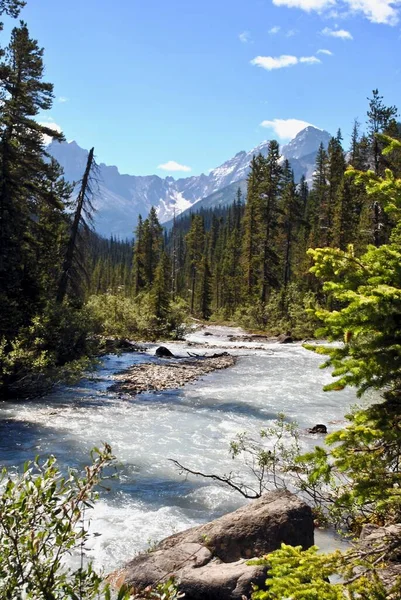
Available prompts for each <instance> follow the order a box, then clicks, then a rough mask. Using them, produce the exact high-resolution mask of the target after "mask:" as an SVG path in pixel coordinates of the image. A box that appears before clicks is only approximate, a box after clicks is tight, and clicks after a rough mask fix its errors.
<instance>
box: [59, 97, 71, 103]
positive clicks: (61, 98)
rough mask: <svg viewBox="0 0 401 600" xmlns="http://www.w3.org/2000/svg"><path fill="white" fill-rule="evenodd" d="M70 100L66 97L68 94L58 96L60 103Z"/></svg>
mask: <svg viewBox="0 0 401 600" xmlns="http://www.w3.org/2000/svg"><path fill="white" fill-rule="evenodd" d="M68 100H69V98H66V96H59V98H57V102H60V104H65V102H68Z"/></svg>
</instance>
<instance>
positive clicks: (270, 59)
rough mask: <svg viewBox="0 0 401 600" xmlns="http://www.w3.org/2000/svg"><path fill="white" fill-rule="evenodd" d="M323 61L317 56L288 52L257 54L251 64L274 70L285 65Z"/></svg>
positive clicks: (291, 65)
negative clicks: (299, 55) (266, 54)
mask: <svg viewBox="0 0 401 600" xmlns="http://www.w3.org/2000/svg"><path fill="white" fill-rule="evenodd" d="M320 62H321V61H320V60H319V59H318V58H316V56H301V57H300V58H298V57H297V56H291V55H288V54H282V55H281V56H276V57H274V56H256V58H254V59H253V60H251V65H254V66H256V67H261V68H262V69H266V71H273V69H283V68H285V67H293V66H294V65H297V64H298V63H307V64H311V65H312V64H316V63H320Z"/></svg>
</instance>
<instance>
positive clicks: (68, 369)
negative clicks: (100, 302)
mask: <svg viewBox="0 0 401 600" xmlns="http://www.w3.org/2000/svg"><path fill="white" fill-rule="evenodd" d="M92 332H93V321H92V319H91V316H90V313H89V312H88V311H87V310H86V309H81V310H77V309H75V308H74V307H71V306H69V305H68V304H63V305H54V306H47V307H46V309H45V310H44V311H43V313H42V314H40V315H37V316H35V317H33V319H32V322H31V325H29V326H28V327H25V328H23V329H21V330H20V332H19V334H18V336H16V337H15V338H14V339H13V340H12V341H10V342H9V341H7V339H6V338H3V339H2V340H1V341H0V396H1V395H16V396H18V395H27V394H28V395H30V394H37V393H42V392H43V391H46V390H47V389H48V388H49V386H51V385H52V384H54V383H55V382H67V381H68V382H71V381H75V380H76V379H77V378H79V377H80V376H81V375H82V372H83V371H84V370H86V369H88V368H89V367H90V366H91V364H92V360H93V355H94V352H95V351H96V344H95V343H94V341H93V340H92V341H91V334H92Z"/></svg>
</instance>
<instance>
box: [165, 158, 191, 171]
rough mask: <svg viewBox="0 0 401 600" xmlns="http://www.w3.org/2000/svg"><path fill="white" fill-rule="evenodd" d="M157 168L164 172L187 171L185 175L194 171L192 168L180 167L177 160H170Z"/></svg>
mask: <svg viewBox="0 0 401 600" xmlns="http://www.w3.org/2000/svg"><path fill="white" fill-rule="evenodd" d="M157 168H158V169H163V171H185V173H188V172H189V171H192V169H191V167H187V166H185V165H180V163H178V162H176V161H175V160H169V161H168V162H166V163H164V164H162V165H159V166H158V167H157Z"/></svg>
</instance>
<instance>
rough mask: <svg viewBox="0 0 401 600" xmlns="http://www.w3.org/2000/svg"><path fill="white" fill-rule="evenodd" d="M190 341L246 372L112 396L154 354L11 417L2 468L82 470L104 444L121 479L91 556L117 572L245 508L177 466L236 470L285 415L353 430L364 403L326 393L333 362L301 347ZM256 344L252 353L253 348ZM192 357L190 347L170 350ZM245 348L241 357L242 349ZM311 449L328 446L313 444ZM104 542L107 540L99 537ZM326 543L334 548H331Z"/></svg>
mask: <svg viewBox="0 0 401 600" xmlns="http://www.w3.org/2000/svg"><path fill="white" fill-rule="evenodd" d="M208 333H212V335H209V336H208V337H205V336H204V335H203V331H199V332H195V333H192V334H190V335H189V336H188V337H187V339H188V341H192V342H201V343H202V344H206V343H207V344H208V345H209V346H210V347H214V346H220V347H225V348H229V349H230V351H232V352H233V353H235V354H238V355H239V359H238V362H237V363H236V365H235V366H234V367H232V368H230V369H228V370H223V371H216V372H214V373H211V374H209V375H207V376H204V377H203V378H201V379H200V380H198V381H197V382H195V383H193V384H189V385H187V386H185V387H184V388H181V389H179V390H174V391H166V392H161V393H146V394H141V395H139V396H137V397H136V398H133V399H127V398H120V397H118V396H117V395H116V394H113V393H111V392H108V391H107V388H108V386H109V385H110V380H111V378H112V375H113V374H114V373H116V372H117V371H120V370H122V369H124V368H127V367H129V366H130V365H133V364H138V363H141V362H149V361H151V360H155V361H158V359H156V358H154V357H153V356H150V355H152V354H154V348H150V349H149V351H148V353H133V354H124V355H122V356H120V357H117V356H108V357H106V358H105V359H104V364H103V367H102V368H100V369H99V370H98V372H97V373H96V376H95V378H94V379H93V380H88V381H84V382H82V383H81V384H80V385H79V386H75V387H72V388H68V389H65V388H63V389H59V390H57V391H55V392H54V393H52V394H51V395H48V396H47V397H45V398H42V399H40V400H37V401H26V402H19V403H4V404H3V405H1V406H0V465H1V466H7V467H8V468H9V469H11V470H12V469H15V468H18V467H19V466H21V465H22V464H23V462H24V461H25V460H28V459H32V458H33V457H34V456H35V455H36V454H40V455H42V456H46V455H48V454H49V453H52V454H55V455H56V456H57V458H58V460H59V462H60V464H61V465H63V466H66V465H70V466H72V467H82V466H83V465H85V464H87V463H88V460H89V459H88V456H89V451H90V449H91V448H92V447H93V446H99V444H101V443H102V442H104V441H107V442H109V443H110V444H111V445H112V449H113V453H114V454H115V455H116V457H117V458H118V461H119V477H118V480H116V481H115V482H113V483H112V489H111V491H109V492H102V493H101V498H100V500H99V502H98V503H97V504H96V507H95V509H94V510H93V514H92V515H91V529H90V530H91V532H92V535H91V538H90V541H89V544H88V550H87V554H88V557H89V558H91V559H92V560H94V563H95V566H96V567H97V568H100V567H104V568H105V570H106V571H110V570H111V569H112V568H114V567H116V566H119V565H121V564H122V563H123V562H124V561H125V560H127V559H129V558H130V557H132V556H133V555H134V554H135V553H137V552H138V551H139V550H143V549H145V548H146V547H147V546H148V545H149V543H152V542H154V541H156V540H159V539H161V538H163V537H166V536H167V535H169V534H171V533H173V532H175V531H179V530H182V529H185V528H188V527H191V526H193V525H196V524H198V523H201V522H205V521H208V520H210V519H213V518H215V517H217V516H220V515H221V514H223V513H225V512H228V511H230V510H234V509H235V508H237V507H238V506H239V505H240V504H242V503H243V502H244V500H243V499H242V498H241V497H240V496H238V495H236V494H235V493H233V492H231V491H229V490H227V489H225V488H222V487H220V486H218V485H216V484H210V483H207V482H205V480H199V479H191V480H185V479H184V478H183V477H182V476H180V475H179V474H178V472H177V471H176V470H175V469H174V467H173V465H172V464H171V463H170V462H169V461H168V458H176V459H178V460H180V462H182V463H184V464H186V465H187V466H189V467H191V468H194V469H197V470H201V471H203V472H212V473H213V472H214V473H224V472H228V471H230V470H232V469H233V468H234V467H235V464H233V461H232V460H231V458H230V457H229V454H228V447H229V442H230V441H231V440H232V439H233V438H234V436H235V435H236V434H237V433H239V432H243V431H249V432H253V433H257V431H259V429H260V428H261V427H263V426H266V425H268V424H269V423H271V422H272V420H274V419H275V418H276V416H277V413H280V412H282V413H285V415H286V416H287V417H288V419H290V420H294V421H297V422H298V424H299V426H300V428H301V429H306V428H308V427H311V426H313V425H314V424H316V423H325V424H327V425H328V428H329V431H330V430H333V429H334V428H338V427H341V425H342V424H343V418H344V414H345V413H346V412H347V410H348V409H349V407H350V406H351V405H353V404H354V403H355V402H356V397H355V393H354V392H353V391H352V390H345V391H342V392H336V393H331V394H327V393H324V392H323V391H322V387H323V385H324V384H325V383H327V382H329V381H330V380H331V376H330V373H329V372H328V371H327V370H320V369H319V364H320V363H321V357H319V356H318V355H315V354H314V353H312V352H308V351H306V350H304V349H303V348H302V347H301V345H299V344H288V345H280V344H276V343H272V344H262V345H263V348H264V349H263V350H261V349H257V348H259V347H260V346H261V344H259V343H254V344H252V343H248V344H243V343H233V342H230V341H229V338H228V337H227V335H229V334H236V333H238V331H237V330H233V329H229V328H224V327H213V328H208ZM244 345H246V346H247V348H243V346H244ZM167 346H168V347H169V348H170V349H171V350H172V351H173V352H175V353H177V354H185V351H186V350H187V349H189V350H194V351H195V352H198V351H199V350H198V349H197V348H195V349H194V348H193V347H191V348H188V347H187V346H186V344H185V343H181V344H178V343H177V344H167ZM239 346H241V348H239ZM302 440H303V444H304V445H305V446H306V447H307V446H310V445H314V444H315V443H316V442H317V441H318V439H317V438H316V436H313V435H309V434H307V433H305V435H304V436H303V437H302ZM98 534H100V535H98ZM318 543H321V544H325V543H327V541H326V540H325V539H324V538H322V537H320V538H319V539H318Z"/></svg>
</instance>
